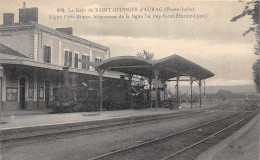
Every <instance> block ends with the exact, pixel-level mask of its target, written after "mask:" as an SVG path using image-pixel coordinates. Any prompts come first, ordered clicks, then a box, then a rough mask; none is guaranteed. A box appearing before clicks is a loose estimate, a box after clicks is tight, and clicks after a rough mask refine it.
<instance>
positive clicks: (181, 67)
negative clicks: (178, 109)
mask: <svg viewBox="0 0 260 160" xmlns="http://www.w3.org/2000/svg"><path fill="white" fill-rule="evenodd" d="M96 67H97V68H99V69H102V70H110V71H116V72H122V73H126V74H133V75H139V76H144V77H153V76H154V69H155V68H158V69H159V75H158V78H159V79H161V80H163V81H166V80H169V79H171V78H175V77H177V76H189V77H192V78H195V79H198V80H203V79H206V78H209V77H212V76H214V74H213V73H212V72H211V71H209V70H207V69H205V68H203V67H201V66H200V65H198V64H196V63H194V62H192V61H189V60H187V59H185V58H183V57H181V56H178V55H176V54H175V55H172V56H169V57H166V58H163V59H159V60H155V61H148V60H146V59H144V58H140V57H134V56H120V57H114V58H110V59H108V60H105V61H103V62H101V63H99V64H97V66H96Z"/></svg>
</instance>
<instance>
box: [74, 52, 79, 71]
mask: <svg viewBox="0 0 260 160" xmlns="http://www.w3.org/2000/svg"><path fill="white" fill-rule="evenodd" d="M74 67H75V68H79V54H78V53H75V63H74Z"/></svg>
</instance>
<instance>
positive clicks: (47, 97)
mask: <svg viewBox="0 0 260 160" xmlns="http://www.w3.org/2000/svg"><path fill="white" fill-rule="evenodd" d="M49 101H50V82H49V81H45V107H46V108H49Z"/></svg>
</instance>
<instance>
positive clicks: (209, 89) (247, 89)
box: [171, 85, 256, 93]
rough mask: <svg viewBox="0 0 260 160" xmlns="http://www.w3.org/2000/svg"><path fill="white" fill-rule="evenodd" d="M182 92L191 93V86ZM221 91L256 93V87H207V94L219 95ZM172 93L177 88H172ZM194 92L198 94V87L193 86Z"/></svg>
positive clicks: (182, 87)
mask: <svg viewBox="0 0 260 160" xmlns="http://www.w3.org/2000/svg"><path fill="white" fill-rule="evenodd" d="M179 89H180V91H181V92H182V93H187V92H188V93H190V86H180V87H179ZM203 90H204V87H201V91H202V93H203V92H204V91H203ZM219 90H229V91H231V92H233V93H256V90H255V86H254V85H239V86H206V93H217V92H218V91H219ZM171 91H173V92H174V91H175V88H173V87H171ZM193 91H194V92H196V93H198V92H199V87H198V85H195V86H193Z"/></svg>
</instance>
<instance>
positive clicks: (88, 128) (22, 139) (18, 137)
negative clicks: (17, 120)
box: [0, 105, 231, 148]
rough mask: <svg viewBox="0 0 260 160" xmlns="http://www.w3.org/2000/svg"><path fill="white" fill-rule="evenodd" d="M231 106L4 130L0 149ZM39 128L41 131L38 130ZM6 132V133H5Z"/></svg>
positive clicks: (192, 114) (188, 115) (187, 115)
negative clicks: (97, 121) (119, 119)
mask: <svg viewBox="0 0 260 160" xmlns="http://www.w3.org/2000/svg"><path fill="white" fill-rule="evenodd" d="M230 107H231V105H219V106H215V107H212V108H205V109H201V110H198V111H185V112H182V113H173V114H166V115H156V116H152V115H151V116H147V117H136V118H127V119H122V120H121V121H118V120H117V121H112V122H108V121H104V122H101V123H100V124H99V123H97V124H95V123H94V124H93V125H92V124H89V123H88V122H86V124H85V123H82V124H75V125H73V124H68V125H67V124H64V125H61V126H54V127H52V126H46V127H41V128H39V127H36V128H33V127H29V128H28V129H27V128H25V129H23V128H21V129H22V130H21V131H20V129H19V130H18V131H16V130H14V131H12V132H10V131H9V130H6V131H5V130H2V132H1V133H0V137H1V143H2V144H3V145H2V146H0V148H10V147H13V146H17V145H23V144H28V143H34V142H38V141H46V140H47V141H48V140H54V139H61V138H66V137H70V136H78V135H85V134H94V133H98V132H101V131H106V130H114V129H119V128H124V127H129V125H132V126H141V125H147V124H154V123H158V122H162V121H166V120H169V119H180V118H186V117H192V116H196V115H197V114H200V113H207V112H215V111H219V110H222V109H228V108H230ZM38 128H39V129H38ZM5 132H6V133H5Z"/></svg>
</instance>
